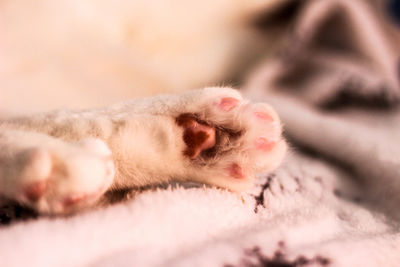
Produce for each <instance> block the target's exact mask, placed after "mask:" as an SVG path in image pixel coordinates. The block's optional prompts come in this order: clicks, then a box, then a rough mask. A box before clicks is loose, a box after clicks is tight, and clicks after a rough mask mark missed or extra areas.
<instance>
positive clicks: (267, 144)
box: [254, 137, 275, 151]
mask: <svg viewBox="0 0 400 267" xmlns="http://www.w3.org/2000/svg"><path fill="white" fill-rule="evenodd" d="M254 144H255V146H256V148H258V149H261V150H264V151H269V150H271V149H272V148H273V147H274V146H275V142H273V141H268V140H267V139H266V138H264V137H259V138H257V139H256V141H255V142H254Z"/></svg>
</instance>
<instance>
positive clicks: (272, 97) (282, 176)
mask: <svg viewBox="0 0 400 267" xmlns="http://www.w3.org/2000/svg"><path fill="white" fill-rule="evenodd" d="M304 3H306V4H302V5H301V7H299V14H301V15H298V16H296V17H295V19H294V20H295V23H294V25H304V26H303V27H304V28H302V32H303V33H304V32H307V33H308V30H310V29H317V28H318V25H319V23H322V22H324V21H325V20H324V19H327V20H330V16H331V15H330V14H337V13H335V12H338V13H339V14H341V15H340V16H344V17H345V18H346V19H344V20H342V19H340V20H339V21H342V22H343V21H348V22H351V23H349V24H348V25H347V24H346V25H344V26H340V25H339V24H340V23H333V25H335V27H336V26H337V27H339V28H338V29H336V30H335V33H337V34H339V35H340V34H341V33H345V32H346V30H348V28H350V27H353V26H350V25H356V26H355V27H354V29H355V31H356V32H366V34H364V35H362V34H361V36H359V35H356V34H350V35H348V36H347V37H346V38H345V39H340V38H339V39H340V40H345V41H346V44H352V45H351V47H352V49H351V51H352V53H355V54H359V55H364V56H365V55H366V54H367V55H368V56H365V57H362V58H363V59H360V58H354V57H351V56H348V54H347V53H346V52H345V54H342V52H343V51H347V50H346V49H344V50H343V49H342V48H340V49H337V46H335V45H336V44H333V43H332V39H330V38H331V36H325V35H324V34H326V33H330V31H315V35H314V33H312V32H314V31H311V30H310V34H307V35H306V36H308V37H307V38H311V37H312V36H316V37H315V38H317V39H318V40H324V42H322V43H318V46H317V48H318V49H317V48H314V47H315V46H313V45H312V44H313V42H303V43H302V45H300V46H294V45H289V46H287V47H286V46H285V47H283V48H282V51H281V53H279V54H278V55H277V56H276V57H275V58H274V59H273V60H270V61H268V62H266V64H265V65H264V66H261V67H260V68H259V69H257V70H255V71H254V73H252V74H251V77H250V78H249V81H248V83H247V86H246V93H247V96H248V97H250V98H252V99H253V100H257V101H268V102H270V103H272V104H273V105H274V107H275V108H276V109H277V110H278V112H279V113H280V116H281V118H282V121H283V122H284V124H285V130H286V134H287V136H288V137H289V138H290V140H291V143H292V150H291V152H290V153H289V154H288V156H287V158H286V160H285V162H284V164H283V165H282V166H281V167H280V168H279V169H278V170H277V171H276V172H275V173H273V174H260V178H259V180H258V183H257V185H255V187H254V188H253V189H252V190H250V191H249V192H246V193H244V194H242V195H237V194H235V193H231V192H229V191H225V190H221V189H216V188H208V187H196V186H188V187H183V186H181V185H178V186H171V187H169V188H167V189H162V188H160V189H155V190H147V191H144V192H141V193H132V194H131V195H128V196H131V199H130V200H127V201H125V202H122V203H120V204H116V205H112V206H109V207H107V208H101V209H98V210H94V211H88V212H86V213H82V214H78V215H76V216H73V217H71V218H55V219H51V218H39V219H36V220H30V221H27V222H21V223H15V224H13V225H11V226H8V227H1V228H0V261H1V262H0V265H1V266H24V265H29V266H110V267H111V266H363V267H364V266H398V265H399V262H400V230H399V229H400V228H399V226H400V225H399V222H400V210H399V208H398V207H399V204H400V110H399V107H398V99H399V97H398V96H399V95H400V87H399V77H398V69H397V66H398V65H397V64H398V63H397V62H398V61H397V60H398V57H397V54H396V53H397V52H396V51H395V49H392V48H391V47H396V46H397V47H399V46H398V45H399V44H398V43H396V42H395V41H394V39H391V38H390V36H387V35H386V34H385V33H384V31H381V28H382V27H381V26H382V25H381V24H380V22H379V20H378V19H377V18H376V17H375V15H373V12H371V10H370V9H369V7H368V6H367V5H366V4H365V3H364V2H363V1H356V0H352V1H346V0H343V1H339V0H337V1H334V0H332V1H307V2H305V1H304ZM321 10H324V12H322V11H321ZM335 10H338V11H335ZM356 10H357V12H355V11H356ZM334 11H335V12H334ZM307 12H308V13H307ZM296 14H297V13H296ZM307 14H308V15H307ZM316 15H320V16H319V19H318V20H315V18H316ZM357 16H358V17H360V16H361V17H363V18H364V19H366V20H364V21H368V24H367V25H366V24H363V23H361V24H360V23H358V22H356V21H357ZM313 18H314V19H313ZM334 19H335V18H334ZM322 24H323V23H322ZM330 25H332V24H330ZM371 25H372V26H371ZM374 25H375V26H374ZM363 27H369V28H368V29H365V28H363ZM371 27H372V28H374V29H375V30H373V29H372V30H371ZM299 28H300V26H299ZM296 29H297V28H296ZM294 36H296V31H293V32H291V33H288V36H287V38H288V39H287V40H289V41H288V42H289V43H290V40H294V39H293V38H294ZM356 36H359V37H357V38H356ZM311 39H312V38H311ZM334 39H335V38H334ZM356 39H357V40H358V41H357V42H355V40H356ZM313 40H315V39H313ZM335 40H337V37H336V39H335ZM298 43H299V42H296V44H298ZM356 43H357V45H353V44H356ZM340 47H341V46H340ZM332 48H333V49H332ZM367 48H368V49H370V50H368V49H367ZM373 48H379V49H373ZM365 49H367V50H365ZM314 52H315V53H314ZM374 53H375V54H374ZM305 55H307V56H305ZM366 62H367V63H366ZM310 65H313V66H314V67H313V68H312V69H310V68H309V66H310ZM343 69H344V70H345V71H342V72H341V71H340V70H343ZM305 70H307V71H306V72H305V73H304V72H302V71H305ZM318 70H323V71H318Z"/></svg>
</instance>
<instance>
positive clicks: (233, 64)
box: [0, 0, 400, 112]
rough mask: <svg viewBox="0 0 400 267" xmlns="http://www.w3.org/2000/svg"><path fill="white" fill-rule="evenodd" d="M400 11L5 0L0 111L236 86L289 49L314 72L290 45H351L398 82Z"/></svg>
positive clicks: (235, 1) (279, 3)
mask: <svg viewBox="0 0 400 267" xmlns="http://www.w3.org/2000/svg"><path fill="white" fill-rule="evenodd" d="M321 2H331V3H332V5H330V6H329V5H328V6H327V7H325V9H328V11H329V10H333V11H332V12H330V11H329V12H328V11H326V12H325V11H321V10H323V9H324V8H322V7H318V6H319V5H320V4H319V3H321ZM356 2H357V3H358V2H362V5H363V6H364V4H365V5H366V6H368V8H369V11H368V12H366V13H367V18H366V21H369V20H373V21H374V23H375V24H376V25H378V28H379V30H378V32H379V33H378V35H379V36H378V37H377V39H379V40H378V42H375V41H374V40H373V39H374V38H372V39H371V38H370V37H368V34H369V32H370V30H371V29H370V27H371V25H366V24H365V23H364V22H363V19H364V20H365V18H362V16H361V18H357V15H354V14H353V13H352V12H353V11H354V9H358V6H357V5H358V4H357V5H356V6H352V4H351V3H356ZM398 9H399V4H398V1H384V0H365V1H353V0H348V1H347V4H346V1H329V0H327V1H311V0H310V1H306V0H304V1H301V0H298V1H297V0H264V1H263V0H246V1H241V0H205V1H195V0H186V1H179V0H164V1H163V0H152V1H149V0H132V1H129V0H119V1H110V0H96V1H93V0H86V1H81V0H58V1H53V0H35V1H30V0H2V1H0V20H1V22H0V23H1V35H0V38H1V39H0V53H1V54H0V56H1V57H0V79H1V85H0V109H1V110H2V111H3V112H4V111H8V112H26V111H31V112H34V111H41V110H48V109H54V108H87V107H96V106H104V105H107V104H110V103H114V102H116V101H122V100H124V99H128V98H134V97H142V96H149V95H154V94H159V93H168V92H179V91H182V90H187V89H192V88H197V87H203V86H207V85H233V86H242V85H243V84H244V83H245V81H247V80H248V77H249V76H251V75H252V74H253V73H254V72H255V70H257V68H259V66H260V65H263V64H267V63H269V62H271V60H272V59H276V58H279V60H280V61H285V60H286V61H287V60H288V58H289V62H290V64H289V65H293V66H296V67H299V68H300V69H303V70H304V69H307V70H309V71H311V72H313V71H314V70H313V69H312V68H309V65H310V64H309V62H304V60H307V59H301V60H300V59H299V57H298V56H296V57H293V54H295V55H307V57H309V56H310V55H311V57H312V55H313V53H314V52H315V54H317V52H318V51H319V52H321V51H323V53H322V55H326V54H328V55H334V54H335V53H337V52H338V51H339V52H340V53H341V55H343V51H344V50H346V49H347V50H346V51H347V52H348V51H350V50H351V51H352V53H353V52H354V51H355V53H353V54H361V55H362V56H361V58H362V60H361V61H357V60H356V59H355V57H353V58H354V60H355V61H354V60H353V58H352V57H351V56H352V55H350V56H349V55H347V56H346V58H347V59H348V58H351V60H352V63H351V64H353V65H357V64H359V63H360V62H362V63H360V64H361V65H362V66H367V65H368V66H374V68H377V69H378V70H379V72H380V71H382V73H379V77H378V78H377V79H378V80H379V81H380V80H382V79H383V80H384V83H385V84H388V85H387V86H389V87H390V86H392V87H393V86H396V85H395V83H396V81H395V80H396V78H393V77H395V76H396V75H398V72H399V68H400V67H399V63H398V50H399V47H400V46H399V40H400V37H399V33H398V30H397V29H396V23H397V24H400V19H399V11H398ZM310 10H311V11H310ZM307 12H308V13H310V14H311V15H309V14H308V13H307ZM324 12H325V13H324ZM364 13H365V12H364ZM360 14H363V12H362V10H361V12H360ZM371 16H372V18H371ZM319 17H320V18H319ZM310 18H312V19H310ZM367 24H368V23H367ZM364 28H365V29H364ZM316 29H319V30H318V31H317V30H316ZM366 30H367V31H366ZM365 31H366V32H368V34H367V35H362V34H361V35H360V36H358V35H357V33H358V32H361V33H362V32H365ZM371 35H372V36H375V35H376V30H375V29H372V33H371ZM356 36H357V37H356ZM375 39H376V38H375ZM311 42H312V43H313V45H310V43H311ZM346 42H347V44H346ZM360 43H361V45H360ZM382 43H383V45H382ZM315 44H317V45H315ZM350 46H351V48H349V47H350ZM321 47H322V49H320V48H321ZM344 48H345V49H344ZM296 49H297V50H296ZM326 49H328V50H329V49H331V50H332V49H333V50H335V52H334V53H333V54H332V53H331V52H330V51H328V52H326V51H327V50H326ZM295 50H296V51H295ZM374 50H375V51H374ZM346 51H345V52H346ZM360 51H361V53H359V52H360ZM382 51H383V52H382ZM324 57H325V56H324ZM388 58H389V60H388ZM381 61H382V62H381ZM388 61H390V62H388ZM354 62H356V63H354ZM313 64H314V63H313ZM351 64H350V65H351ZM339 65H340V64H339ZM293 66H291V67H293ZM346 66H347V65H346ZM377 66H378V67H377ZM394 66H397V67H396V68H394ZM329 68H336V69H337V68H339V69H340V68H342V69H343V66H342V65H340V67H338V66H336V65H335V67H332V66H330V67H329ZM329 68H328V69H329ZM349 68H350V67H349ZM314 69H315V66H314ZM317 69H318V68H317ZM396 70H397V73H395V71H396ZM368 71H369V70H368ZM291 72H293V69H292V70H291ZM295 72H296V75H300V76H301V77H306V76H307V75H309V73H301V72H299V71H298V70H295ZM345 72H347V71H345ZM350 72H351V71H350ZM354 72H355V73H356V72H357V71H354ZM279 73H282V71H279ZM329 73H332V71H331V70H329ZM364 74H365V73H363V75H364ZM290 75H291V78H290V80H291V81H295V84H297V82H298V81H299V78H298V77H296V78H293V77H292V76H293V73H291V74H290ZM290 75H289V76H290ZM340 75H341V76H340V77H342V76H343V72H342V73H341V74H340ZM354 75H355V76H357V74H354ZM354 75H353V76H354ZM285 76H286V74H285ZM364 76H365V75H364ZM367 76H368V75H367ZM281 80H282V79H281ZM303 80H304V79H303ZM313 80H314V81H315V79H314V78H313ZM285 81H287V79H286V80H285ZM270 83H271V86H273V87H275V85H276V84H277V83H276V82H275V81H272V82H271V81H270ZM279 84H281V83H279ZM285 86H286V87H287V84H286V85H285ZM290 86H293V84H292V85H290ZM385 86H386V85H385ZM327 90H328V89H327ZM391 98H396V96H393V95H392V96H391ZM313 101H314V100H313Z"/></svg>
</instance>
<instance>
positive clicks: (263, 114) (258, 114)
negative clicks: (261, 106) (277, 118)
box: [254, 111, 274, 122]
mask: <svg viewBox="0 0 400 267" xmlns="http://www.w3.org/2000/svg"><path fill="white" fill-rule="evenodd" d="M254 115H256V117H257V118H259V119H261V120H265V121H270V122H272V121H274V118H272V116H271V115H269V114H268V113H266V112H261V111H255V112H254Z"/></svg>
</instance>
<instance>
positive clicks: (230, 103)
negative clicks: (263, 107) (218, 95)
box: [218, 97, 239, 111]
mask: <svg viewBox="0 0 400 267" xmlns="http://www.w3.org/2000/svg"><path fill="white" fill-rule="evenodd" d="M238 104H239V100H238V99H236V98H233V97H225V98H222V99H221V102H220V103H219V104H218V106H219V107H220V108H221V109H222V110H224V111H230V110H232V109H234V108H235V107H236V106H237V105H238Z"/></svg>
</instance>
